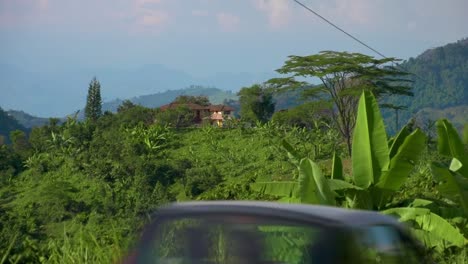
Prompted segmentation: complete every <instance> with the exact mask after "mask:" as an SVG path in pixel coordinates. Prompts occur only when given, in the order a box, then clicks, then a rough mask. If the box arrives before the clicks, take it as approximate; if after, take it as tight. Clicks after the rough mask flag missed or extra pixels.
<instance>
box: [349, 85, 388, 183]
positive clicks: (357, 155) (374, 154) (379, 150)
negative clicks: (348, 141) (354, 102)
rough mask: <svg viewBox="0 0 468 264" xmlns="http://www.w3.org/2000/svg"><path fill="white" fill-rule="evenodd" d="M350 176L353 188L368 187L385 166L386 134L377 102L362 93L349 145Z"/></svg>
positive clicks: (365, 92) (368, 93)
mask: <svg viewBox="0 0 468 264" xmlns="http://www.w3.org/2000/svg"><path fill="white" fill-rule="evenodd" d="M352 163H353V177H354V182H355V184H356V185H357V186H359V187H362V188H367V187H369V186H370V185H371V184H372V183H376V182H378V181H379V179H380V175H381V171H382V170H386V169H387V167H388V164H389V150H388V145H387V134H386V132H385V126H384V123H383V119H382V116H381V114H380V110H379V107H378V105H377V101H376V100H375V98H374V96H373V95H372V93H370V92H369V91H364V92H363V94H362V96H361V98H360V100H359V106H358V113H357V118H356V126H355V128H354V135H353V146H352Z"/></svg>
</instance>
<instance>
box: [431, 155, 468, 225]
mask: <svg viewBox="0 0 468 264" xmlns="http://www.w3.org/2000/svg"><path fill="white" fill-rule="evenodd" d="M432 171H433V173H434V176H435V178H436V180H438V181H439V182H440V183H439V185H438V186H437V189H438V190H439V192H440V193H441V194H442V195H444V196H445V197H447V198H449V199H452V200H453V201H457V200H458V201H459V202H460V204H461V206H462V208H463V211H464V212H465V215H466V216H468V178H465V177H463V176H461V175H460V174H458V173H457V172H452V171H450V170H448V169H447V168H443V167H441V166H439V165H437V164H435V163H433V164H432Z"/></svg>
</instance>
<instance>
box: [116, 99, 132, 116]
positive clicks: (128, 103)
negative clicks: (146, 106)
mask: <svg viewBox="0 0 468 264" xmlns="http://www.w3.org/2000/svg"><path fill="white" fill-rule="evenodd" d="M135 106H136V105H135V104H134V103H133V102H132V101H130V100H128V99H127V100H125V101H123V102H122V104H120V105H119V107H117V113H121V112H124V111H127V110H128V109H131V108H133V107H135Z"/></svg>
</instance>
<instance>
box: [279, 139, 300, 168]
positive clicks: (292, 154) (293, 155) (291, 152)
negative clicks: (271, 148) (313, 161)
mask: <svg viewBox="0 0 468 264" xmlns="http://www.w3.org/2000/svg"><path fill="white" fill-rule="evenodd" d="M281 145H282V146H283V148H284V149H285V150H286V152H287V153H288V157H289V160H290V161H291V162H292V163H293V164H294V165H296V166H297V167H299V162H300V160H301V158H300V157H299V154H298V153H297V151H296V150H295V149H294V148H293V146H291V144H289V142H287V141H286V140H285V139H283V140H281Z"/></svg>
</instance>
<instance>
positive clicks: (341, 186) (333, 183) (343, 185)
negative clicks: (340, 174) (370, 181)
mask: <svg viewBox="0 0 468 264" xmlns="http://www.w3.org/2000/svg"><path fill="white" fill-rule="evenodd" d="M328 185H329V186H330V189H331V190H332V191H339V190H348V189H354V190H363V189H362V188H361V187H358V186H356V185H353V184H351V183H349V182H346V181H343V180H337V179H329V180H328Z"/></svg>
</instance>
